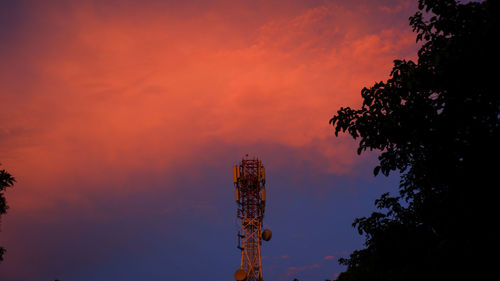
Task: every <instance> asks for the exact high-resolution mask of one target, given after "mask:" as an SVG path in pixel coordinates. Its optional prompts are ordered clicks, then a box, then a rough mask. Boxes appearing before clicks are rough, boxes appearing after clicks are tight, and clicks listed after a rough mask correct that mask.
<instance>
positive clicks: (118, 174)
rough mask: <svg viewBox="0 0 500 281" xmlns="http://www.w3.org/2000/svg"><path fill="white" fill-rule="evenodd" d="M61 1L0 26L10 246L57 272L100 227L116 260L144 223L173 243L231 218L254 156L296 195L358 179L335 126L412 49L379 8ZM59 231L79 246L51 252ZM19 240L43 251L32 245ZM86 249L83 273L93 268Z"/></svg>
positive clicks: (350, 148)
mask: <svg viewBox="0 0 500 281" xmlns="http://www.w3.org/2000/svg"><path fill="white" fill-rule="evenodd" d="M53 3H57V4H58V5H47V4H46V3H45V2H44V3H41V2H37V1H31V2H30V1H27V2H26V3H25V4H26V5H17V4H16V5H14V4H9V6H8V9H9V11H13V12H12V13H10V14H9V17H8V20H9V21H10V22H8V24H6V25H5V26H8V27H9V28H8V30H5V28H2V27H1V25H0V29H1V30H0V35H2V36H7V37H6V38H7V39H8V40H4V41H5V43H4V44H1V45H0V60H1V61H2V64H1V65H0V91H1V92H0V94H1V96H2V104H3V105H4V106H3V108H2V110H1V111H0V122H1V123H2V128H1V129H0V161H1V162H2V164H3V166H2V167H3V168H5V169H7V170H8V171H9V172H11V173H12V174H13V175H14V176H16V178H17V179H18V183H17V184H16V187H15V188H14V189H13V190H11V191H9V194H8V200H9V205H10V206H11V207H12V209H11V210H10V213H9V215H8V216H7V217H6V219H5V220H4V229H5V230H4V231H3V232H2V237H3V239H6V240H5V241H9V243H11V244H10V245H11V246H10V247H8V249H13V248H15V247H17V246H19V247H21V248H20V249H22V250H20V251H22V252H23V253H28V252H29V251H28V248H33V249H38V250H40V251H49V252H50V255H48V256H51V257H53V258H55V259H57V256H58V253H65V254H68V251H70V250H69V249H70V248H71V247H68V249H66V250H65V249H63V248H64V247H66V246H67V245H70V244H71V241H74V240H73V239H75V240H78V239H81V240H82V241H87V238H86V236H85V235H86V234H85V231H84V230H85V229H86V227H95V228H97V229H99V228H100V229H102V230H103V232H102V234H103V235H104V237H100V235H99V234H101V233H100V232H99V234H95V233H94V234H93V235H94V236H92V235H90V236H89V237H94V238H95V239H96V240H97V241H101V242H102V243H103V244H107V243H108V242H109V244H110V245H109V247H110V248H109V252H110V253H111V252H113V249H119V248H121V247H122V246H123V245H122V244H120V243H122V242H123V241H125V240H127V239H130V240H133V239H134V237H136V235H137V236H140V234H138V233H137V232H135V231H134V230H133V229H134V226H140V227H143V228H145V229H149V230H150V231H152V232H156V231H158V232H162V233H166V234H165V235H167V234H171V233H175V231H176V229H177V228H176V227H175V224H174V223H173V222H174V221H176V219H177V218H176V217H175V216H176V215H177V216H182V217H183V218H185V219H186V220H187V219H188V218H189V219H193V220H194V218H196V219H200V218H202V219H208V218H210V219H213V220H220V219H221V218H220V216H219V215H220V209H219V208H220V207H219V206H220V205H221V204H220V202H219V201H218V200H219V198H225V197H223V196H224V194H225V193H224V192H223V191H222V189H220V186H218V184H219V183H221V182H223V180H224V178H223V177H222V176H219V173H217V171H220V170H224V169H228V174H227V175H228V177H230V170H229V169H230V168H227V167H230V166H231V165H232V164H234V162H237V161H238V160H239V157H241V156H242V155H244V154H245V153H248V152H251V153H255V154H257V155H258V156H261V157H262V158H264V163H265V165H266V167H270V168H271V171H273V170H274V172H275V173H276V174H279V175H282V176H283V178H291V179H293V181H296V182H301V181H303V182H308V183H311V182H313V181H314V180H310V178H312V177H311V175H323V176H324V175H344V176H352V175H357V173H358V168H359V165H360V164H359V163H360V161H361V160H360V159H363V158H357V156H356V154H355V152H354V151H355V149H354V148H355V146H356V144H355V143H354V142H352V140H351V139H350V138H348V137H340V138H335V137H333V136H332V135H333V133H332V128H331V127H330V125H329V124H328V120H329V119H330V118H331V116H332V114H334V113H335V112H334V111H335V110H336V109H337V108H339V107H340V106H345V105H353V106H355V105H356V104H359V102H360V101H359V100H360V98H359V93H360V90H361V88H362V87H363V86H369V85H371V84H372V83H373V82H374V81H377V80H381V79H385V77H387V74H388V73H389V70H390V68H391V62H392V59H394V58H395V57H397V56H400V55H405V54H408V53H411V51H412V50H414V47H413V42H414V41H413V40H414V36H413V35H412V34H411V33H410V32H409V29H408V28H407V27H406V25H405V26H403V25H401V24H392V23H391V22H388V21H389V20H390V18H391V17H390V16H386V15H383V17H384V18H380V17H381V15H379V14H374V13H371V12H369V11H370V10H367V9H365V8H366V7H369V5H371V4H369V3H371V1H369V2H366V1H365V2H364V1H355V2H353V3H348V4H347V3H344V4H342V3H337V2H328V1H281V2H273V1H261V2H260V4H262V5H263V6H261V5H254V1H250V2H239V1H238V2H235V1H215V2H212V3H208V2H206V1H194V2H187V1H186V3H184V2H183V3H177V2H176V1H150V2H146V3H145V2H142V1H141V3H140V4H139V2H136V1H125V2H123V1H122V2H120V3H122V5H116V3H117V2H114V1H106V3H101V2H95V1H74V2H70V1H68V2H64V3H62V2H60V1H55V2H53ZM123 3H126V4H123ZM284 4H286V5H284ZM200 5H201V6H200ZM367 5H368V6H367ZM200 7H201V8H200ZM363 7H365V8H363ZM377 7H378V6H377ZM401 9H402V10H403V11H405V9H406V8H405V6H402V8H401ZM388 13H389V11H388ZM389 14H390V13H389ZM394 16H396V15H394ZM228 181H230V178H228ZM207 186H208V187H207ZM297 186H298V185H296V186H295V185H294V186H293V187H291V186H290V187H287V188H299V187H297ZM304 186H305V185H304ZM307 186H308V188H309V185H307ZM320 186H334V184H330V183H318V184H316V185H314V187H311V189H314V188H317V189H319V188H320ZM209 187H210V188H209ZM221 200H222V199H221ZM228 202H230V201H229V199H228ZM73 217H76V218H78V219H79V221H80V222H81V223H82V225H81V226H78V227H75V228H73V227H72V223H73V222H72V221H71V218H73ZM9 218H12V219H11V220H9ZM129 218H130V225H129V224H127V223H123V224H120V223H117V224H113V223H114V222H115V223H116V222H117V221H124V220H127V219H129ZM149 218H155V219H158V220H160V219H161V220H165V225H166V226H165V227H164V228H161V227H159V226H154V227H153V226H151V225H149V224H148V223H145V222H147V221H148V219H149ZM32 222H36V223H32ZM29 225H32V226H31V227H29ZM44 225H47V226H46V227H44ZM49 225H53V226H54V229H56V230H57V229H59V228H61V231H71V233H72V235H73V236H72V237H66V236H64V237H65V238H64V239H61V241H62V242H61V245H60V247H59V248H57V249H56V248H54V249H50V248H47V247H48V246H44V245H57V243H56V242H57V241H58V237H62V236H61V235H63V234H61V232H58V233H56V234H54V235H55V236H54V237H51V236H50V235H51V234H52V233H53V231H52V230H53V229H50V228H49ZM22 226H25V227H26V228H22ZM20 229H24V230H23V231H26V233H31V232H33V231H39V232H40V233H41V234H40V239H39V240H33V241H31V242H30V243H27V244H26V245H30V246H29V247H27V246H26V247H23V246H22V244H23V241H25V240H23V239H21V238H19V237H22V236H20V235H21V234H20V232H21V230H20ZM72 229H73V230H72ZM131 229H132V230H131ZM122 232H126V234H123V233H122ZM145 233H146V232H145ZM122 234H123V236H120V235H122ZM113 235H116V237H118V236H119V237H123V240H121V239H122V238H120V239H117V240H116V241H115V240H113V238H112V237H113ZM128 235H131V236H128ZM171 235H173V234H171ZM25 239H26V238H25ZM123 243H125V242H123ZM98 244H99V243H96V244H95V245H98ZM12 245H13V246H12ZM92 245H94V244H92ZM6 246H9V245H6ZM14 246H15V247H14ZM84 248H85V247H77V248H75V249H74V251H77V252H79V253H81V257H75V260H77V261H74V264H77V263H82V264H83V263H86V262H87V261H88V259H87V257H86V256H85V255H86V254H88V252H86V251H85V249H84ZM9 251H10V250H9ZM102 251H104V252H103V254H102V257H103V259H106V258H108V257H109V256H107V254H106V253H107V252H106V251H107V250H102ZM12 252H16V251H15V250H12ZM18 253H19V252H18ZM12 255H14V254H12ZM114 257H115V256H114V255H112V257H111V258H110V259H112V258H114ZM36 258H37V257H35V256H30V255H27V256H22V255H21V254H20V255H19V256H17V257H16V258H12V259H11V260H13V261H16V262H18V264H32V263H33V261H34V260H36ZM80 258H81V259H80ZM282 258H283V257H282ZM315 266H317V265H311V266H309V267H307V266H305V267H293V269H292V268H291V269H289V270H290V271H291V272H292V271H294V272H295V271H303V270H309V269H314V268H316V267H315ZM42 267H43V265H41V266H40V268H42ZM68 267H69V265H68ZM9 268H10V269H9V272H15V270H14V268H15V265H13V264H12V263H10V265H9ZM33 270H35V269H33ZM75 270H76V269H75ZM81 270H84V269H81ZM35 271H36V270H35ZM27 274H31V273H27ZM33 274H35V273H33ZM25 279H30V278H28V276H26V278H25Z"/></svg>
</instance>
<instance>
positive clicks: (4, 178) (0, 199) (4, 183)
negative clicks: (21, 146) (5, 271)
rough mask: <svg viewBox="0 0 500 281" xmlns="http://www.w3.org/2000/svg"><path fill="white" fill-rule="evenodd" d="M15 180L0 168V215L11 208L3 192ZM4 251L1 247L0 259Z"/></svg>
mask: <svg viewBox="0 0 500 281" xmlns="http://www.w3.org/2000/svg"><path fill="white" fill-rule="evenodd" d="M15 181H16V180H15V179H14V177H13V176H11V175H10V174H9V173H7V172H6V171H5V170H0V216H1V215H3V214H5V213H6V212H7V209H8V208H9V206H8V205H7V202H6V201H5V196H4V194H3V192H4V191H5V189H7V187H11V186H12V185H14V182H15ZM4 252H5V249H4V248H2V247H0V261H2V260H3V253H4Z"/></svg>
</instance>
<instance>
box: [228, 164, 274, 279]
mask: <svg viewBox="0 0 500 281" xmlns="http://www.w3.org/2000/svg"><path fill="white" fill-rule="evenodd" d="M233 179H234V180H233V182H234V186H235V188H236V189H235V196H236V203H237V206H238V212H237V217H238V219H239V220H241V231H240V232H238V249H240V250H241V263H240V269H239V271H240V275H241V274H246V278H245V279H246V281H262V280H263V279H262V260H261V254H260V246H261V245H262V240H261V238H262V220H263V218H264V211H265V207H266V189H265V170H264V166H263V165H262V162H261V161H260V160H259V159H257V158H254V159H245V158H244V159H243V160H242V161H241V163H240V165H238V166H234V167H233ZM266 231H269V230H266ZM269 232H270V231H269ZM241 270H244V272H242V271H241ZM236 274H238V271H237V273H236ZM236 279H237V280H238V277H236ZM240 279H241V277H240Z"/></svg>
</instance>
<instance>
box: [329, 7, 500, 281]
mask: <svg viewBox="0 0 500 281" xmlns="http://www.w3.org/2000/svg"><path fill="white" fill-rule="evenodd" d="M499 19H500V13H499V3H498V1H483V2H479V3H476V2H471V3H466V4H460V3H457V2H456V1H454V0H439V1H438V0H419V11H418V12H417V13H416V14H415V15H414V16H412V17H410V25H411V26H412V27H413V31H415V32H416V34H417V41H421V42H422V44H423V45H422V47H421V48H420V50H419V51H418V62H417V63H414V62H412V61H406V60H396V61H394V67H393V69H392V72H391V74H390V77H389V79H388V80H387V81H386V82H379V83H376V84H375V85H374V86H372V87H371V88H364V89H363V90H362V91H361V96H362V98H363V105H362V106H361V108H360V109H351V108H350V107H345V108H340V110H338V111H337V114H336V115H334V116H333V118H332V119H331V120H330V123H331V124H332V125H333V126H334V128H335V135H338V133H339V132H347V133H348V134H350V135H351V136H352V137H353V138H354V139H359V148H358V154H360V153H362V152H363V151H366V150H367V149H369V150H377V151H380V154H379V157H378V160H379V164H378V165H377V166H376V167H375V168H374V174H375V176H376V175H377V174H379V173H382V174H384V175H386V176H387V175H389V174H390V172H392V171H397V172H399V173H401V180H400V186H399V196H395V197H391V196H389V194H383V195H382V196H381V198H380V199H378V200H376V202H375V204H376V206H377V208H378V209H379V210H380V211H378V212H374V213H372V214H371V215H370V216H369V217H364V218H358V219H356V220H355V221H354V223H353V226H354V227H357V229H358V231H359V233H360V234H364V235H365V237H366V241H365V247H366V248H364V249H362V250H357V251H354V252H353V253H352V254H351V255H350V257H349V258H347V259H340V263H341V264H345V265H347V270H346V271H345V272H343V273H341V274H340V275H339V277H338V279H337V280H428V279H438V278H439V279H444V280H452V279H464V278H470V279H478V278H479V277H480V276H488V275H489V274H491V276H493V275H492V274H493V268H495V267H494V264H493V259H491V258H488V257H489V256H490V254H491V253H490V250H489V249H491V248H492V247H493V246H494V245H495V244H496V241H497V238H498V234H499V233H498V231H497V230H496V229H495V227H494V225H495V224H496V223H495V221H497V217H496V209H495V205H496V197H495V196H494V190H495V188H496V187H497V186H498V183H497V182H498V180H497V175H496V173H498V171H499V170H500V169H499V168H500V167H499V164H498V161H499V159H500V158H499V156H500V148H499V145H500V122H499V120H500V93H499V90H498V85H497V77H496V76H497V73H498V70H497V69H498V67H499V65H500V59H499V52H498V50H497V49H498V47H497V46H498V43H495V42H499V39H500V28H499V27H500V26H499V25H500V21H499Z"/></svg>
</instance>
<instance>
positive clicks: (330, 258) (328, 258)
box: [323, 256, 335, 260]
mask: <svg viewBox="0 0 500 281" xmlns="http://www.w3.org/2000/svg"><path fill="white" fill-rule="evenodd" d="M334 258H335V257H334V256H325V257H324V258H323V259H324V260H333V259H334Z"/></svg>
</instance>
